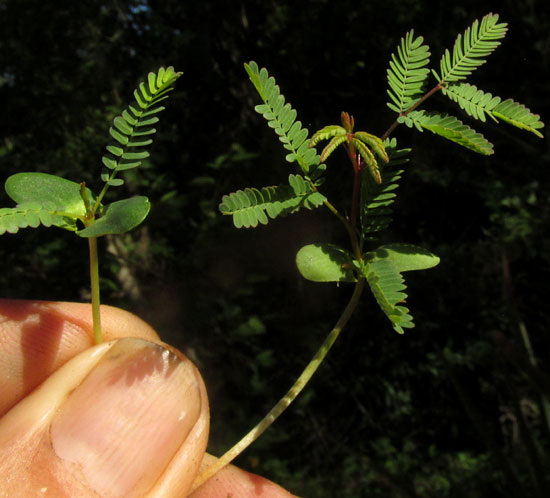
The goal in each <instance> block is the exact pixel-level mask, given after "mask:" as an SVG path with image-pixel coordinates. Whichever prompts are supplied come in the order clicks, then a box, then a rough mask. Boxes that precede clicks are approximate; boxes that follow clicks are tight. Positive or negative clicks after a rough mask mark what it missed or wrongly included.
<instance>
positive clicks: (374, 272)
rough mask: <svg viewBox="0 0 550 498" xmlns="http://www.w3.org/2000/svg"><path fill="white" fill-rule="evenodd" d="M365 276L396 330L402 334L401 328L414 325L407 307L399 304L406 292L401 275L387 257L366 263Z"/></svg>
mask: <svg viewBox="0 0 550 498" xmlns="http://www.w3.org/2000/svg"><path fill="white" fill-rule="evenodd" d="M365 277H366V279H367V282H368V284H369V287H370V289H371V291H372V293H373V294H374V297H375V299H376V302H377V303H378V305H379V306H380V308H381V309H382V311H383V312H384V314H385V315H386V316H387V317H388V318H389V319H390V321H391V322H392V326H393V328H394V330H395V331H396V332H398V333H399V334H403V333H404V330H403V328H412V327H414V323H413V321H412V320H413V319H412V316H410V315H409V309H408V308H405V306H400V305H398V303H401V302H404V301H405V299H406V298H407V294H405V293H404V292H403V291H404V290H405V288H406V286H405V283H404V280H403V277H402V276H401V274H400V273H399V271H398V270H397V269H396V267H395V265H394V264H393V263H392V262H391V261H390V260H389V259H377V260H374V261H372V262H371V263H369V264H367V265H366V268H365Z"/></svg>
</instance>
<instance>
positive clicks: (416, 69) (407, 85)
mask: <svg viewBox="0 0 550 498" xmlns="http://www.w3.org/2000/svg"><path fill="white" fill-rule="evenodd" d="M423 41H424V38H422V37H421V36H418V37H415V36H414V30H411V31H409V32H408V33H407V34H406V35H405V37H404V38H401V43H400V44H399V45H398V47H397V55H396V54H395V53H393V54H392V55H391V60H390V67H389V68H388V70H387V76H388V85H389V88H388V95H389V97H390V99H391V101H390V102H388V103H387V106H388V107H389V108H390V109H391V110H392V111H395V112H397V113H399V114H400V113H402V112H405V111H406V110H407V109H409V108H410V107H411V106H413V105H414V104H415V103H416V102H417V101H418V99H419V98H420V97H422V94H423V89H424V85H425V82H426V79H427V77H428V74H429V72H430V71H429V69H427V68H426V67H425V66H427V65H428V64H429V62H430V51H429V50H430V48H429V47H428V45H424V44H423Z"/></svg>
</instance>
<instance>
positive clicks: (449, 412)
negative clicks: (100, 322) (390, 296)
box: [0, 0, 550, 498]
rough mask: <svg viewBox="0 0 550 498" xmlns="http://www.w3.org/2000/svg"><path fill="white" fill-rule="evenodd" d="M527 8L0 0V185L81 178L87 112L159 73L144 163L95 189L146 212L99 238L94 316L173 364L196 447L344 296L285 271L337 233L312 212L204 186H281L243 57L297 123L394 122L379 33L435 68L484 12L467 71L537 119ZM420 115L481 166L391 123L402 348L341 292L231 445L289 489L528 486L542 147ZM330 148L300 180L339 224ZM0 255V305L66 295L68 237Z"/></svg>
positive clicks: (470, 493) (98, 122)
mask: <svg viewBox="0 0 550 498" xmlns="http://www.w3.org/2000/svg"><path fill="white" fill-rule="evenodd" d="M549 9H550V8H549V7H548V2H547V1H546V0H531V1H528V0H516V1H508V0H503V1H495V2H480V1H461V2H456V3H454V4H453V3H452V2H433V1H426V0H421V1H419V0H414V1H412V0H383V1H379V0H372V1H351V0H341V1H339V2H329V1H328V0H301V1H300V2H291V1H289V0H283V1H269V0H268V1H254V0H240V1H239V0H235V1H233V2H227V1H225V2H221V1H203V2H186V1H181V0H165V1H154V0H133V1H132V0H119V1H107V0H106V1H103V2H101V1H87V2H74V1H72V0H71V1H63V0H57V1H56V2H43V1H38V0H16V1H15V0H13V1H5V0H4V1H0V37H1V38H0V104H1V109H2V112H1V114H0V137H1V141H0V178H1V179H2V181H3V179H5V178H6V177H7V176H9V175H10V174H13V173H16V172H19V171H44V172H50V173H55V174H60V175H63V176H65V177H66V178H69V179H71V180H74V181H79V182H80V181H82V180H85V181H86V182H87V185H88V186H90V187H91V188H93V189H94V190H99V185H100V181H99V173H100V170H101V156H102V154H103V153H104V147H105V145H106V143H107V142H108V133H107V130H108V127H109V124H110V121H111V120H112V119H113V117H114V116H115V115H117V114H118V113H120V112H121V111H122V109H123V108H124V106H125V105H127V104H128V103H129V102H130V101H131V95H132V91H133V89H134V88H135V87H136V86H137V84H138V83H139V81H140V80H141V79H142V78H143V77H144V76H145V75H146V73H147V72H148V71H151V70H153V71H154V70H156V69H157V68H158V67H159V66H160V65H173V66H175V68H176V70H178V71H184V75H183V77H182V78H180V79H179V80H178V82H177V87H176V90H175V91H174V92H173V93H172V95H171V98H170V100H169V101H168V105H167V110H166V111H164V113H163V114H162V116H161V122H160V124H159V126H158V129H159V132H158V135H157V139H156V141H155V144H154V146H153V149H152V156H151V158H150V159H149V160H148V161H147V162H146V163H145V164H144V165H143V166H142V167H141V168H139V169H138V170H134V171H132V172H129V174H128V175H127V176H126V179H127V181H126V184H125V186H124V187H123V191H122V190H120V191H117V190H116V189H112V191H110V195H111V197H110V198H111V199H115V198H117V197H116V196H119V195H120V196H122V195H124V196H127V195H128V194H136V193H140V194H144V195H148V196H149V197H150V199H151V201H152V204H153V208H152V212H151V214H150V216H149V218H148V219H147V221H146V223H145V224H144V226H143V227H141V228H140V229H138V230H135V231H134V232H132V233H131V234H127V235H123V236H119V237H111V238H108V239H106V240H103V241H101V247H102V248H103V249H104V250H103V252H102V256H101V261H100V264H101V271H102V290H103V302H105V303H109V304H112V305H116V306H121V307H124V308H125V309H129V310H131V311H133V312H135V313H136V314H138V315H139V316H141V317H143V318H144V319H146V320H147V321H149V322H150V323H151V324H152V325H153V326H154V327H155V328H156V329H157V330H158V332H159V334H160V335H161V337H162V338H163V339H165V340H166V341H167V342H170V343H173V344H174V345H176V346H178V347H180V348H181V349H182V350H183V351H184V352H185V353H186V354H187V355H188V356H189V357H190V358H191V359H193V360H194V361H195V362H196V363H197V365H198V366H199V368H200V370H201V372H202V374H203V376H204V378H205V380H206V384H207V387H208V390H209V396H210V402H211V410H212V434H211V442H210V448H209V449H210V451H211V452H213V453H214V454H221V453H222V452H223V451H224V450H225V449H227V448H229V446H231V445H232V444H233V443H234V442H236V441H237V440H238V439H239V438H240V437H241V436H242V435H243V434H244V433H245V432H247V431H248V430H249V429H250V428H251V427H252V426H253V425H254V424H255V423H256V422H257V421H258V420H259V419H260V417H261V416H263V415H264V414H265V412H266V411H267V410H268V409H269V408H270V407H271V406H272V405H273V404H274V403H275V402H276V400H278V398H279V397H280V396H281V395H282V394H283V393H284V392H285V391H286V389H287V388H288V387H289V386H290V384H291V383H292V381H293V379H294V378H295V377H296V376H297V375H298V374H299V372H300V371H301V369H302V368H303V367H304V365H305V364H306V363H307V362H308V361H309V359H310V358H311V356H312V355H313V353H314V351H315V350H316V348H317V347H318V345H319V344H320V342H321V341H322V339H323V338H324V336H325V335H326V334H327V333H328V331H329V330H330V328H331V327H332V325H333V324H334V322H335V321H336V319H337V317H338V316H339V314H340V312H341V311H342V308H343V306H344V305H345V303H346V301H347V299H348V298H349V293H350V289H349V288H347V287H345V286H340V287H336V286H333V285H332V284H312V283H309V282H305V281H303V280H302V279H301V278H300V277H299V275H298V273H297V271H296V269H295V267H294V257H295V254H296V252H297V250H298V249H299V248H300V247H301V246H302V245H303V244H306V243H312V242H336V243H338V242H343V243H345V242H346V234H345V233H344V232H343V231H342V229H341V228H340V226H338V224H337V221H335V219H332V218H333V217H332V216H331V215H330V213H329V212H328V211H327V210H324V209H318V210H316V211H312V212H310V211H308V212H303V213H299V214H297V215H293V216H291V217H288V218H285V219H280V220H275V221H272V222H270V224H269V225H268V226H266V227H261V228H257V229H255V230H237V229H235V228H234V227H233V226H232V223H231V219H230V218H226V217H223V216H221V215H220V214H219V212H218V209H217V206H218V204H219V202H220V200H221V197H222V195H223V194H225V193H228V192H231V191H234V190H236V189H239V188H244V187H247V186H256V187H261V186H264V185H272V184H277V183H281V182H283V181H284V180H285V179H286V177H287V176H288V173H290V172H295V170H294V169H293V167H292V166H290V165H289V164H288V163H286V162H285V161H284V154H283V153H282V149H281V147H280V144H279V142H278V141H277V139H276V137H275V136H274V134H273V133H272V131H271V130H270V129H269V128H268V127H267V126H266V125H265V123H264V122H263V120H262V118H261V117H260V116H258V115H257V114H256V113H255V112H254V110H253V106H254V105H255V104H257V103H258V102H259V101H258V97H257V95H256V94H255V91H254V89H253V87H252V85H251V84H250V82H249V80H248V77H247V75H246V73H245V72H244V69H243V63H244V62H247V61H250V60H256V61H257V62H258V64H259V65H260V66H265V67H267V68H268V69H269V71H270V73H271V74H272V75H274V76H275V77H276V78H277V82H278V84H279V85H280V87H281V91H282V93H283V94H284V95H285V96H286V98H287V100H288V101H290V102H292V105H293V107H294V108H296V109H297V110H298V116H299V119H301V121H302V122H303V123H304V125H305V126H307V127H308V128H309V129H310V131H314V130H316V129H319V128H320V127H322V126H324V125H326V124H337V123H338V120H339V115H340V112H341V111H342V110H345V111H348V112H350V113H351V114H353V115H354V116H355V120H356V123H357V128H358V129H362V130H367V131H370V132H372V133H375V134H382V133H383V132H384V131H385V130H386V129H387V127H388V126H389V125H390V124H391V122H392V121H393V119H394V117H395V116H394V115H393V113H392V112H391V111H390V110H389V109H388V108H387V107H386V104H385V103H386V101H387V100H388V98H387V95H386V68H387V65H388V60H389V58H390V54H391V53H392V51H394V50H395V47H396V46H397V44H398V42H399V40H400V38H401V37H402V36H403V35H404V34H405V33H406V32H407V31H408V30H409V29H411V28H414V29H415V32H416V33H418V34H421V35H423V36H424V38H425V40H426V42H427V43H428V44H429V45H430V48H431V52H432V67H434V68H436V69H437V68H438V64H439V57H440V55H441V53H442V52H443V50H444V49H445V48H447V47H449V48H451V47H452V45H453V43H454V40H455V38H456V35H457V34H458V33H459V32H462V31H464V29H465V28H466V27H468V26H469V25H471V23H472V22H473V20H474V19H480V18H481V17H482V16H483V15H485V14H486V13H488V12H491V11H492V12H498V13H499V14H500V15H501V20H502V21H504V22H508V23H509V32H508V35H507V37H506V39H505V41H504V43H503V45H502V46H501V47H500V48H499V49H498V50H497V51H496V52H495V53H494V54H493V55H491V57H490V58H489V61H488V63H487V64H486V65H485V66H483V67H482V68H481V69H479V70H478V71H476V72H475V73H474V75H472V77H471V79H470V80H469V81H470V82H471V83H473V84H475V85H477V86H478V87H480V88H482V89H484V90H485V91H489V92H491V93H492V94H493V95H498V96H501V97H502V98H507V97H513V98H514V99H515V100H517V101H519V102H521V103H523V104H525V105H527V106H528V107H529V108H531V109H532V110H533V111H534V112H536V113H539V114H541V117H542V120H543V121H548V115H549V111H550V110H549V99H548V90H549V87H548V79H549V76H550V72H549V70H548V69H549V62H550V15H549V14H550V12H549ZM426 108H428V109H430V108H431V109H438V110H442V111H452V112H453V113H455V114H457V115H459V117H461V119H465V121H467V122H469V124H471V125H472V126H474V127H475V128H476V129H478V130H479V131H482V132H483V133H484V134H485V136H486V137H487V138H488V139H489V140H491V141H492V142H493V143H494V145H495V151H496V153H495V154H494V155H493V156H490V157H484V156H479V155H477V154H474V153H473V152H470V151H468V150H466V149H462V148H460V147H459V146H456V145H454V144H451V143H449V142H446V141H445V140H443V139H441V138H439V137H436V136H434V135H431V134H429V133H423V134H420V133H418V132H416V131H414V130H409V129H406V128H403V129H401V128H399V129H398V130H397V131H396V133H395V136H396V137H397V138H398V140H399V143H400V145H401V146H406V147H412V148H413V153H412V161H411V163H410V164H409V165H407V166H406V174H405V176H404V179H403V182H402V186H401V188H400V191H399V197H398V202H397V203H396V208H395V218H394V223H393V224H392V226H391V231H390V232H389V233H387V234H386V236H385V239H384V240H387V241H404V242H410V243H415V244H418V245H421V246H423V247H426V248H429V249H430V250H432V251H433V252H435V253H436V254H438V255H439V256H440V257H441V264H440V265H439V266H438V267H436V268H435V269H433V270H429V271H426V272H418V273H413V274H408V275H407V284H408V293H409V299H408V305H409V307H410V309H411V311H412V314H413V316H414V318H415V323H416V328H414V329H412V330H410V331H407V333H406V334H405V335H404V336H399V335H397V334H396V333H395V332H394V331H393V330H392V328H391V325H390V323H389V322H388V320H387V319H386V318H385V317H384V315H383V314H382V312H381V311H380V310H379V309H378V307H377V305H376V303H375V302H374V300H373V299H372V297H371V296H370V295H369V294H368V293H365V295H364V297H363V306H362V307H361V308H360V309H359V310H358V312H357V313H356V315H355V316H354V318H353V320H352V322H351V323H350V325H349V326H348V327H347V328H346V330H345V331H344V333H343V334H342V336H341V337H340V339H339V341H338V343H337V344H336V346H335V348H334V349H333V351H331V353H330V355H329V357H328V359H327V360H326V362H325V363H324V364H323V366H322V367H321V368H320V371H319V373H318V374H317V375H316V377H315V378H314V380H313V381H312V383H311V385H310V386H308V388H307V389H306V391H305V393H304V394H303V395H302V396H301V397H300V398H299V399H298V400H297V401H296V403H295V404H294V405H293V406H292V407H291V408H290V409H289V410H288V412H287V413H285V414H284V415H283V416H282V417H281V419H280V420H278V421H277V422H276V424H275V425H274V426H273V427H272V428H270V429H269V431H268V432H267V433H266V434H265V435H264V436H263V437H262V438H261V439H260V440H259V441H258V442H257V443H255V444H254V445H253V446H252V447H251V448H250V449H249V450H247V451H246V453H245V454H244V455H243V456H241V457H240V459H239V461H238V464H239V465H241V466H243V467H245V468H247V469H248V470H251V471H254V472H257V473H261V474H263V475H266V476H268V477H270V478H272V479H274V480H276V481H277V482H279V483H281V484H282V485H284V486H285V487H287V488H288V489H290V490H291V491H293V492H294V493H296V494H299V495H302V496H308V497H334V496H339V497H362V496H366V497H394V496H407V497H447V496H448V497H451V496H452V497H454V496H456V497H469V498H475V497H487V496H509V497H511V496H518V497H519V496H522V497H524V496H540V497H542V496H547V495H546V492H547V491H548V487H549V482H548V475H547V472H544V469H545V468H548V464H549V463H550V462H549V457H550V437H549V435H550V433H549V429H550V425H549V424H550V419H548V418H547V417H545V412H544V410H545V406H550V405H548V401H547V399H548V398H547V396H548V393H549V391H550V383H548V382H547V376H548V375H550V373H549V372H548V368H549V367H548V365H549V362H548V360H549V358H548V350H549V346H550V336H549V325H550V319H549V314H548V305H547V300H548V294H549V292H550V288H549V285H548V283H547V282H548V281H547V279H548V276H549V269H550V259H549V251H550V238H549V223H548V220H549V214H550V213H549V206H550V194H549V192H550V190H549V188H550V175H549V170H548V163H549V147H548V139H547V138H546V137H545V138H544V139H542V140H541V139H539V138H537V137H535V136H534V135H532V134H530V133H528V132H525V131H521V130H517V129H515V128H512V127H509V126H506V125H504V124H503V125H498V126H497V125H495V124H494V123H486V124H483V123H479V122H475V123H473V122H471V121H469V119H468V118H466V117H465V116H464V115H463V114H461V113H460V111H459V109H455V108H453V106H452V105H450V103H449V102H448V101H447V100H446V99H445V98H444V97H443V96H436V97H434V98H433V99H431V100H430V101H428V102H427V107H426ZM545 135H546V133H545ZM344 159H345V158H344V155H343V153H341V155H337V154H335V156H334V158H331V160H329V163H328V166H329V170H328V172H327V187H326V190H325V192H327V194H328V195H329V198H330V199H331V200H332V202H333V203H334V204H336V205H338V207H339V208H341V209H342V210H343V211H345V206H346V204H345V202H346V201H347V197H348V196H349V190H350V187H351V175H350V170H349V166H348V165H347V164H346V162H345V160H344ZM0 200H1V204H0V205H1V206H11V205H12V203H11V201H10V200H9V199H8V198H7V196H6V195H5V194H4V193H3V192H2V193H1V194H0ZM0 261H2V263H3V268H4V269H5V270H4V271H3V272H2V273H1V274H0V286H1V289H2V291H1V294H2V296H4V297H16V298H32V299H48V300H86V299H87V298H88V292H89V291H88V274H87V245H86V243H85V241H83V240H81V239H79V238H77V237H74V236H73V235H72V234H70V233H68V232H64V231H61V230H58V229H51V230H46V229H44V228H40V229H37V230H25V231H22V232H21V235H20V236H17V237H15V236H13V235H9V234H6V235H4V236H3V237H2V238H1V243H0ZM521 332H523V336H522V334H521ZM526 335H528V337H529V338H530V342H531V344H532V348H533V351H534V358H535V359H536V362H537V368H536V369H533V368H532V365H531V366H530V363H529V357H528V355H527V354H526V352H525V348H524V343H525V341H524V338H525V336H526ZM545 403H546V405H545ZM549 415H550V414H549Z"/></svg>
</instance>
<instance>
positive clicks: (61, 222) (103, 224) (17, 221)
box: [0, 67, 182, 344]
mask: <svg viewBox="0 0 550 498" xmlns="http://www.w3.org/2000/svg"><path fill="white" fill-rule="evenodd" d="M181 74H182V73H177V72H175V71H174V68H173V67H168V68H164V67H161V68H160V69H159V70H158V71H157V72H156V73H149V75H148V77H147V82H146V83H145V82H142V83H140V85H139V87H138V88H137V89H136V90H135V91H134V98H135V102H134V103H133V105H129V106H128V107H127V108H126V109H125V110H124V111H123V112H122V114H121V115H120V116H117V117H116V118H115V119H114V120H113V126H112V127H111V128H110V129H109V133H110V135H111V138H112V142H111V143H110V144H109V145H107V152H108V153H107V154H106V155H104V156H103V158H102V161H103V165H104V166H105V169H104V171H103V173H102V174H101V180H102V181H103V182H104V186H103V188H102V189H101V191H100V193H99V194H98V195H97V196H96V195H94V194H93V193H92V192H91V191H90V190H89V189H88V188H87V187H86V185H85V184H84V182H83V183H76V182H73V181H71V180H67V179H65V178H61V177H59V176H55V175H49V174H46V173H17V174H15V175H12V176H10V177H9V178H8V179H7V180H6V184H5V189H6V193H7V194H8V195H9V196H10V197H11V198H12V199H13V200H14V201H15V202H16V203H17V205H16V206H15V207H13V208H1V209H0V235H1V234H3V233H6V232H8V233H17V232H18V230H19V229H20V228H27V227H32V228H36V227H38V226H40V225H44V226H46V227H50V226H56V227H59V228H64V229H65V230H70V231H72V232H74V233H75V234H76V235H78V236H79V237H84V238H87V239H88V245H89V250H90V283H91V295H92V315H93V328H94V341H95V343H96V344H99V343H100V342H101V341H102V334H101V320H100V313H99V305H100V293H99V270H98V254H97V238H98V237H101V236H103V235H107V234H121V233H125V232H128V231H129V230H132V229H133V228H135V227H137V226H138V225H139V224H140V223H141V222H142V221H143V220H144V219H145V218H146V217H147V215H148V214H149V209H150V207H151V206H150V203H149V199H147V197H144V196H136V197H130V198H128V199H122V200H119V201H115V202H112V203H111V204H104V202H103V198H104V196H105V194H106V193H107V190H108V189H109V187H119V186H120V185H122V184H123V183H124V180H122V179H121V178H117V175H118V174H119V173H121V172H123V171H127V170H130V169H133V168H137V167H138V166H140V165H141V162H142V160H143V159H145V158H146V157H148V156H149V152H148V151H147V150H146V148H147V146H149V145H150V144H151V143H152V142H153V136H154V134H155V133H156V129H155V128H153V125H154V124H156V123H157V122H158V121H159V118H158V116H157V114H158V113H159V112H161V111H162V110H163V109H164V107H163V106H161V105H159V103H160V102H161V101H163V100H164V99H166V98H168V92H170V91H171V90H172V89H173V84H174V82H175V81H176V80H177V79H178V78H179V77H180V76H181Z"/></svg>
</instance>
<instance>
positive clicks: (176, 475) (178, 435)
mask: <svg viewBox="0 0 550 498" xmlns="http://www.w3.org/2000/svg"><path fill="white" fill-rule="evenodd" d="M208 426H209V413H208V401H207V396H206V390H205V387H204V383H203V381H202V379H201V377H200V375H199V373H198V371H197V370H196V368H195V367H194V365H193V364H192V363H191V362H190V361H189V360H187V359H186V358H185V357H183V355H181V353H178V352H175V351H170V350H168V349H166V348H165V347H163V346H161V345H159V344H154V343H151V342H148V341H145V340H143V339H137V338H126V339H120V340H118V341H112V342H108V343H104V344H101V345H99V346H95V347H93V348H90V349H88V350H86V351H84V352H82V353H80V354H79V355H77V356H76V357H74V358H73V359H72V360H70V361H69V362H68V363H66V364H65V365H64V366H63V367H61V368H60V369H59V370H57V371H56V372H55V373H54V374H53V375H52V376H50V377H49V378H48V379H47V380H46V381H45V382H44V383H43V384H42V385H41V386H40V387H39V388H38V389H36V390H35V391H33V392H32V393H31V394H30V395H29V396H27V397H26V398H24V399H23V400H22V401H20V402H19V403H18V404H17V405H15V406H14V407H13V408H12V409H11V410H10V411H9V412H8V413H7V414H6V415H5V416H4V417H3V418H2V419H1V420H0V482H1V483H2V486H1V488H2V489H1V491H0V496H10V497H17V496H25V497H26V496H35V495H38V494H40V496H55V497H65V496H67V497H74V496H79V497H82V498H85V497H92V496H93V497H97V496H105V497H110V498H111V497H113V498H116V497H148V498H153V497H155V498H160V497H163V498H164V497H172V496H173V497H183V496H187V494H188V493H189V489H190V488H191V484H192V482H193V479H194V477H195V474H196V473H197V471H198V468H199V466H200V463H201V460H202V458H203V455H204V452H205V448H206V443H207V438H208Z"/></svg>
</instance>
